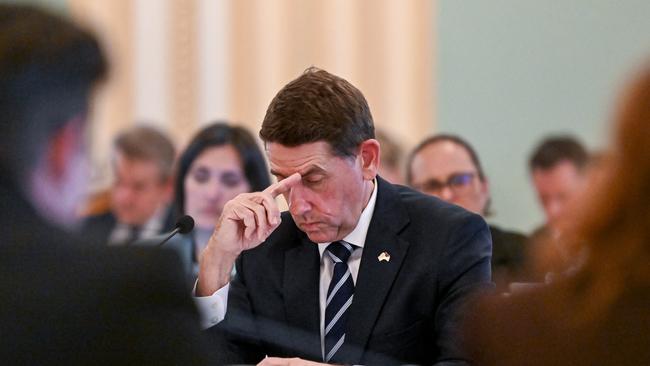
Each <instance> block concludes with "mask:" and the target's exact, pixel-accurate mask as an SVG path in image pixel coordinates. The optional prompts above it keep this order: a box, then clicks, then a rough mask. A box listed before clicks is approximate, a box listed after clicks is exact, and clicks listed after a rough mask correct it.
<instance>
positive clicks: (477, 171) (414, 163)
mask: <svg viewBox="0 0 650 366" xmlns="http://www.w3.org/2000/svg"><path fill="white" fill-rule="evenodd" d="M406 175H407V183H408V185H410V186H411V187H414V188H415V189H417V190H419V191H421V192H423V193H426V194H430V195H433V196H436V197H439V198H441V199H443V200H445V201H447V202H451V203H453V204H456V205H458V206H461V207H463V208H465V209H467V210H469V211H472V212H475V213H477V214H479V215H482V216H488V215H489V211H490V187H489V184H488V180H487V177H486V175H485V172H484V171H483V167H482V166H481V162H480V160H479V158H478V154H477V153H476V151H475V150H474V148H472V146H471V145H470V144H469V143H468V142H467V141H465V140H464V139H462V138H460V137H459V136H455V135H445V134H440V135H435V136H431V137H429V138H427V139H425V140H424V141H422V142H421V143H420V144H419V145H418V146H417V147H416V148H415V149H414V150H413V152H412V153H411V155H410V157H409V161H408V164H407V174H406ZM490 233H491V234H492V250H493V252H492V279H493V281H494V282H495V283H496V285H497V290H498V291H500V292H501V291H507V290H508V284H509V283H510V282H517V281H522V280H525V279H527V278H526V277H525V276H524V271H523V266H524V254H525V243H526V237H525V236H524V235H522V234H520V233H517V232H512V231H506V230H503V229H501V228H499V227H497V226H495V225H490Z"/></svg>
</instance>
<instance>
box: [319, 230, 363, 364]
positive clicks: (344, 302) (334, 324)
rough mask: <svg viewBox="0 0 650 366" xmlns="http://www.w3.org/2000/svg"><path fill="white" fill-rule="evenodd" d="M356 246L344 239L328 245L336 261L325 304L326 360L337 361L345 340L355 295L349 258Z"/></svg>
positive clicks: (333, 260)
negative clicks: (348, 311)
mask: <svg viewBox="0 0 650 366" xmlns="http://www.w3.org/2000/svg"><path fill="white" fill-rule="evenodd" d="M355 248H356V247H355V246H354V245H352V244H350V243H347V242H344V241H336V242H333V243H331V244H330V245H328V246H327V254H328V255H329V257H330V258H331V259H332V262H334V275H333V276H332V282H330V286H329V289H328V290H327V302H326V304H325V347H324V349H325V353H324V358H323V360H324V361H325V362H333V361H336V352H337V351H338V350H339V349H340V348H341V346H342V345H343V342H344V341H345V329H346V320H347V316H346V312H347V310H348V308H349V307H350V304H352V298H353V297H354V282H353V281H352V274H351V273H350V268H349V267H348V258H350V255H351V254H352V252H353V251H354V249H355Z"/></svg>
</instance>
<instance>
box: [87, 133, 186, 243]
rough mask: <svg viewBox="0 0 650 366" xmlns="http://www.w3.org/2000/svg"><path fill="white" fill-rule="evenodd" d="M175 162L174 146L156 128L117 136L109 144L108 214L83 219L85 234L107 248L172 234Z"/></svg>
mask: <svg viewBox="0 0 650 366" xmlns="http://www.w3.org/2000/svg"><path fill="white" fill-rule="evenodd" d="M174 158H175V153H174V145H173V144H172V142H171V141H170V140H169V138H168V137H167V136H165V134H163V133H162V132H160V131H158V130H157V129H156V128H153V127H150V126H135V127H132V128H130V129H128V130H125V131H123V132H122V133H120V134H119V135H118V136H117V137H116V138H115V140H114V142H113V152H112V159H111V160H112V161H111V163H112V167H113V175H114V180H113V184H112V186H111V190H110V210H109V211H108V212H105V213H100V214H97V215H94V216H90V217H88V218H87V219H86V220H85V221H84V225H83V232H84V234H85V235H87V236H94V237H96V238H98V239H99V240H100V241H103V242H105V243H107V244H108V245H129V244H132V243H133V242H136V241H137V240H142V239H148V238H151V237H153V236H156V235H158V234H161V233H163V232H166V231H169V230H171V229H173V227H174V223H175V220H174V215H173V212H172V211H173V210H171V209H170V201H171V195H172V183H173V170H174Z"/></svg>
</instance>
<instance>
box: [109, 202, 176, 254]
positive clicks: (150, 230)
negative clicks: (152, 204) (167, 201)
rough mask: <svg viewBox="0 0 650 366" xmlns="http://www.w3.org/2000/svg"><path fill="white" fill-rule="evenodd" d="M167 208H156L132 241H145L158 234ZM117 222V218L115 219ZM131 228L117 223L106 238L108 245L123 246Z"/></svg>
mask: <svg viewBox="0 0 650 366" xmlns="http://www.w3.org/2000/svg"><path fill="white" fill-rule="evenodd" d="M167 209H168V207H167V206H161V207H158V209H157V210H156V212H154V214H153V215H152V216H151V217H150V218H149V220H147V222H145V223H144V225H142V227H141V228H140V231H139V232H138V233H137V237H135V238H132V239H134V240H139V239H147V238H151V237H154V236H156V235H158V234H160V231H161V230H162V229H163V225H164V222H165V218H166V216H167ZM116 220H117V218H116ZM130 230H131V226H130V225H127V224H123V223H121V222H117V224H116V225H115V228H113V231H111V233H110V235H109V237H108V245H124V244H125V242H126V240H127V239H128V238H129V235H130Z"/></svg>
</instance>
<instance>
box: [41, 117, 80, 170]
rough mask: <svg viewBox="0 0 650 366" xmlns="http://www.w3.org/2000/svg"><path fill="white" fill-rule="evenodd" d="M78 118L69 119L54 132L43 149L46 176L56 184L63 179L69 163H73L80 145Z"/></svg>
mask: <svg viewBox="0 0 650 366" xmlns="http://www.w3.org/2000/svg"><path fill="white" fill-rule="evenodd" d="M78 118H79V117H75V118H72V119H70V121H68V122H66V123H65V125H63V127H61V128H60V129H59V130H58V131H56V132H55V133H54V135H53V136H52V138H51V139H50V140H49V143H48V145H47V147H46V148H45V149H46V154H47V155H46V157H45V159H46V160H45V161H46V162H47V168H46V169H47V174H48V176H49V177H50V178H51V179H53V180H55V181H56V182H59V181H60V180H61V179H63V178H64V177H65V175H66V173H67V171H68V169H69V168H70V162H71V161H74V159H73V158H74V157H75V154H76V153H77V151H78V149H79V144H81V143H82V139H83V136H82V131H81V128H80V123H79V121H78Z"/></svg>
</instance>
